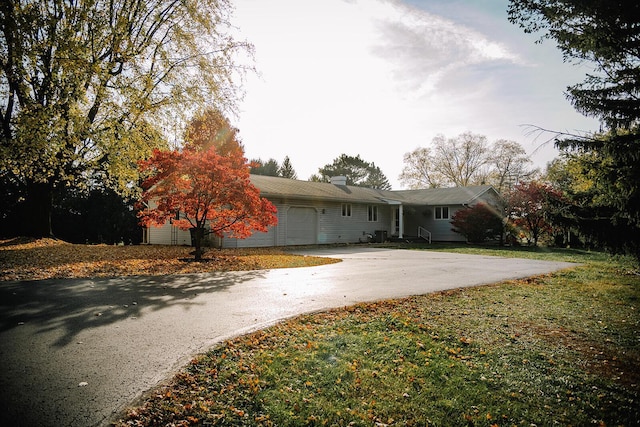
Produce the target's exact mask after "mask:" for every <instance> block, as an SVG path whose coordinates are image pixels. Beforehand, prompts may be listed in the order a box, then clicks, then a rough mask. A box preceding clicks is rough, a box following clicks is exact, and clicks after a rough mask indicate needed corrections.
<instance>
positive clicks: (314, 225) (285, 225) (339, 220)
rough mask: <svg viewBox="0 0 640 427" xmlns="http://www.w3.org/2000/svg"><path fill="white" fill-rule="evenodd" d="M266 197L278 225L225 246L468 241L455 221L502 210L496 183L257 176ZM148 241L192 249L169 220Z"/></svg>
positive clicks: (148, 231)
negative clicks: (421, 185)
mask: <svg viewBox="0 0 640 427" xmlns="http://www.w3.org/2000/svg"><path fill="white" fill-rule="evenodd" d="M251 182H252V183H253V185H255V186H256V187H257V188H258V189H259V190H260V194H261V196H262V197H265V198H267V199H268V200H269V201H271V203H273V204H274V205H275V207H276V208H277V210H278V213H277V216H278V224H277V225H276V226H273V227H270V228H269V231H268V232H266V233H261V232H256V233H254V234H253V235H252V236H251V237H249V238H246V239H236V238H217V237H214V236H211V240H212V241H211V242H210V243H211V244H212V245H213V246H216V247H222V248H241V247H268V246H294V245H316V244H335V243H358V242H367V241H378V242H383V241H385V240H387V239H390V238H394V239H416V238H421V239H424V240H425V241H429V242H431V241H440V242H464V241H465V238H464V236H462V235H461V234H458V233H456V232H454V231H453V230H452V226H451V222H450V221H451V217H452V216H453V214H454V213H455V212H456V211H457V210H459V209H464V208H465V207H468V206H472V205H474V204H476V203H480V202H483V203H486V204H489V205H493V206H497V204H498V201H499V199H500V196H499V194H498V193H497V192H496V190H495V189H494V188H493V187H492V186H490V185H479V186H470V187H456V188H430V189H422V190H398V191H394V190H376V189H372V188H365V187H355V186H350V185H346V178H345V177H333V178H332V179H331V183H323V182H311V181H299V180H294V179H288V178H279V177H272V176H262V175H251ZM143 233H144V234H143V243H147V244H162V245H190V244H191V235H190V232H189V230H180V229H179V228H177V227H175V226H173V225H172V224H171V223H170V222H167V223H166V224H164V225H163V226H161V227H149V228H145V229H144V231H143Z"/></svg>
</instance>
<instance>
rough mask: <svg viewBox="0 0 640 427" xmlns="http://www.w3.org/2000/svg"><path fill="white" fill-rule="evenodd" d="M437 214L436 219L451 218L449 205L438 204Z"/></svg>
mask: <svg viewBox="0 0 640 427" xmlns="http://www.w3.org/2000/svg"><path fill="white" fill-rule="evenodd" d="M435 215H436V219H449V207H448V206H436V209H435Z"/></svg>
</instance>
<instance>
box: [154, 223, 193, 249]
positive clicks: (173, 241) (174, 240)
mask: <svg viewBox="0 0 640 427" xmlns="http://www.w3.org/2000/svg"><path fill="white" fill-rule="evenodd" d="M147 242H148V243H149V244H152V245H191V234H190V233H189V230H180V229H179V228H178V227H174V226H173V225H171V224H170V223H169V222H166V223H165V224H164V225H162V226H161V227H153V226H151V227H149V228H148V229H147Z"/></svg>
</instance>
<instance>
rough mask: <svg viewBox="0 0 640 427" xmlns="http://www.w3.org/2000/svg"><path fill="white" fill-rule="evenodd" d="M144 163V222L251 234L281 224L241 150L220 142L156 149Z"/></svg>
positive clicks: (238, 235) (235, 234)
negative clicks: (223, 148) (220, 146)
mask: <svg viewBox="0 0 640 427" xmlns="http://www.w3.org/2000/svg"><path fill="white" fill-rule="evenodd" d="M140 169H141V170H142V172H143V173H144V174H146V175H148V178H147V179H146V180H145V181H144V182H143V183H142V188H143V190H144V191H143V193H142V196H141V202H142V204H141V206H142V209H141V210H140V212H139V213H138V216H139V218H140V220H141V224H143V225H144V226H150V225H155V226H161V225H163V224H165V223H166V222H167V221H172V222H173V224H174V225H176V226H177V227H179V228H181V229H183V230H187V229H191V228H195V229H204V230H205V234H209V233H211V234H214V235H217V236H220V237H222V236H223V235H225V236H228V237H235V238H246V237H249V236H250V235H251V234H252V233H253V232H254V231H262V232H266V231H267V228H268V227H269V226H271V225H275V224H277V217H276V215H275V214H276V208H275V206H273V204H272V203H271V202H269V201H268V200H267V199H265V198H262V197H260V192H259V190H258V189H257V188H256V187H255V186H253V184H251V181H250V179H249V166H248V164H247V160H246V159H245V158H244V156H243V153H242V150H230V151H228V152H227V153H225V154H224V155H221V154H218V152H217V151H216V149H215V147H210V148H208V149H205V150H197V149H194V148H186V149H184V150H183V151H159V150H156V151H154V153H153V156H152V157H151V158H150V159H149V160H146V161H143V162H141V163H140ZM177 212H179V213H180V215H179V218H177V216H176V213H177ZM198 240H199V239H198ZM198 243H199V242H196V258H198V254H197V253H198V252H199V244H198Z"/></svg>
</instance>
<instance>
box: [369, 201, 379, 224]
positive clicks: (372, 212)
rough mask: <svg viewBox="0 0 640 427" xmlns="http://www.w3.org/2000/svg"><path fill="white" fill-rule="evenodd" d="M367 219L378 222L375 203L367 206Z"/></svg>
mask: <svg viewBox="0 0 640 427" xmlns="http://www.w3.org/2000/svg"><path fill="white" fill-rule="evenodd" d="M367 211H368V219H369V222H378V207H377V206H375V205H370V206H368V209H367Z"/></svg>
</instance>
